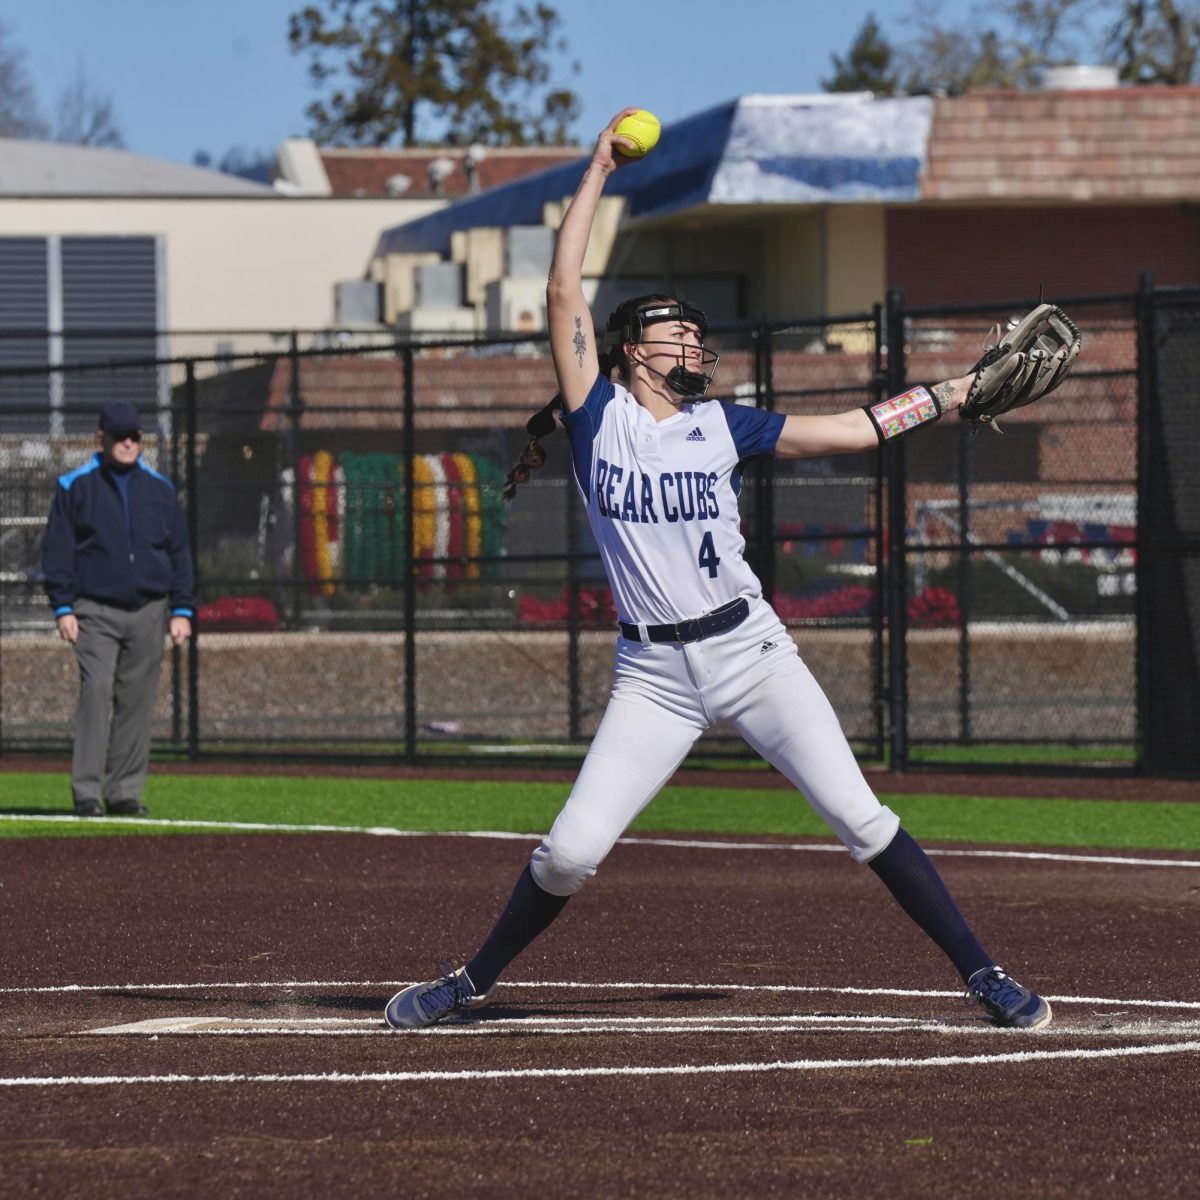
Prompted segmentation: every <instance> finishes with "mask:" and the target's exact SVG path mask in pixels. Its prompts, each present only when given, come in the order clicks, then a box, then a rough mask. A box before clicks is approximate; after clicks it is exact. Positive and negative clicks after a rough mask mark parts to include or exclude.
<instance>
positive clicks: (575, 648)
mask: <svg viewBox="0 0 1200 1200" xmlns="http://www.w3.org/2000/svg"><path fill="white" fill-rule="evenodd" d="M566 492H567V494H566V497H565V498H564V503H563V512H564V513H565V515H566V520H567V727H568V729H567V732H568V736H569V737H570V739H571V741H573V742H574V741H578V740H579V738H580V737H581V736H582V732H581V731H582V728H583V713H582V709H583V706H582V705H581V704H580V699H579V689H580V670H579V545H580V538H579V518H578V514H577V508H578V501H577V499H576V496H575V489H574V488H573V487H572V486H571V480H570V478H568V479H567V483H566Z"/></svg>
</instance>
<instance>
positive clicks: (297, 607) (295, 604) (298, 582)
mask: <svg viewBox="0 0 1200 1200" xmlns="http://www.w3.org/2000/svg"><path fill="white" fill-rule="evenodd" d="M288 363H289V365H290V367H291V372H290V373H291V380H290V381H289V385H288V410H287V413H288V443H289V446H288V457H289V458H290V459H291V467H292V514H293V520H292V603H291V622H290V623H291V626H292V628H293V629H296V628H298V627H299V625H300V614H301V605H302V601H303V592H304V539H303V537H302V536H301V533H300V512H301V507H302V502H301V499H300V491H301V487H302V483H303V481H302V480H301V478H300V414H301V412H302V410H303V405H304V401H303V399H302V395H301V391H300V342H299V338H298V336H297V334H296V331H295V330H292V333H291V341H290V345H289V347H288Z"/></svg>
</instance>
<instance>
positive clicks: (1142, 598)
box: [1133, 271, 1158, 772]
mask: <svg viewBox="0 0 1200 1200" xmlns="http://www.w3.org/2000/svg"><path fill="white" fill-rule="evenodd" d="M1134 312H1135V320H1136V322H1137V467H1136V470H1137V484H1136V487H1137V522H1136V524H1135V526H1134V532H1133V538H1134V547H1135V549H1134V555H1135V562H1134V565H1133V572H1134V581H1135V584H1136V587H1137V594H1136V596H1135V597H1134V614H1135V616H1134V621H1135V626H1136V628H1135V630H1134V689H1135V692H1136V700H1135V703H1134V711H1135V713H1136V718H1135V720H1136V722H1137V725H1136V728H1135V730H1134V755H1135V760H1134V761H1135V765H1136V768H1137V770H1138V771H1139V772H1144V771H1145V769H1146V747H1147V745H1148V744H1149V743H1150V741H1151V740H1152V739H1153V734H1154V730H1153V729H1152V722H1153V717H1152V715H1151V714H1152V705H1151V696H1150V620H1151V614H1150V579H1151V576H1152V568H1151V563H1150V560H1149V555H1150V539H1149V538H1148V537H1146V536H1145V531H1146V529H1147V528H1148V526H1149V525H1150V523H1151V516H1150V512H1151V506H1152V503H1153V497H1152V494H1151V488H1150V466H1151V462H1152V457H1153V437H1154V432H1153V431H1154V421H1155V413H1154V407H1155V402H1156V398H1157V396H1158V379H1157V365H1158V363H1157V355H1156V352H1155V344H1154V343H1155V326H1156V325H1157V316H1156V313H1155V304H1154V274H1153V272H1151V271H1143V272H1142V273H1141V275H1140V276H1139V278H1138V292H1137V297H1136V299H1135V301H1134Z"/></svg>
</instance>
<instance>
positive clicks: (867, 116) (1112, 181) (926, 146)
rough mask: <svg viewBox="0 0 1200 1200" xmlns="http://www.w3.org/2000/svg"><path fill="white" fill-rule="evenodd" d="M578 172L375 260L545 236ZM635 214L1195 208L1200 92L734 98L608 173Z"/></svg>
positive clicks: (389, 234) (424, 227) (460, 215)
mask: <svg viewBox="0 0 1200 1200" xmlns="http://www.w3.org/2000/svg"><path fill="white" fill-rule="evenodd" d="M586 162H587V160H586V159H581V160H579V161H577V162H573V163H566V164H563V165H560V166H557V167H552V168H550V169H548V170H545V171H542V172H540V173H538V174H536V175H533V176H530V177H528V178H526V179H521V180H517V181H515V182H512V183H509V184H506V185H501V186H499V187H495V188H493V189H492V190H491V191H488V192H484V193H482V194H481V195H477V196H469V197H466V198H464V199H462V200H458V201H456V202H455V203H453V204H451V205H449V206H448V207H446V208H445V209H442V210H440V211H439V212H437V213H433V214H430V215H429V216H426V217H422V218H418V219H417V220H415V221H410V222H408V223H407V224H405V225H400V226H397V227H395V228H393V229H389V230H387V231H385V233H384V234H383V236H382V237H381V239H380V242H379V245H378V247H377V250H376V253H377V254H383V253H387V252H393V251H398V252H412V251H435V252H438V253H442V254H445V253H447V252H448V251H449V247H450V235H451V233H453V232H455V231H456V230H461V229H468V228H472V227H475V226H501V227H507V226H511V225H529V224H535V225H537V224H541V223H542V211H543V208H544V206H545V204H546V203H547V202H548V201H559V200H562V199H563V198H564V197H567V196H570V195H572V194H573V193H574V191H575V188H576V186H577V185H578V183H579V179H580V177H581V176H582V174H583V170H584V167H585V166H586ZM605 190H606V194H608V195H623V196H625V197H626V199H627V204H628V208H627V212H628V216H629V217H631V218H634V219H637V218H653V217H661V216H666V215H669V214H672V213H677V212H680V211H683V210H686V209H699V208H704V209H706V210H708V211H712V210H714V209H717V208H719V207H722V206H723V207H725V208H731V207H734V206H761V205H780V204H786V205H805V204H844V203H858V202H864V201H868V202H874V203H887V204H895V203H901V204H904V203H914V202H920V201H931V200H934V201H947V200H949V201H955V202H993V203H994V202H995V201H997V200H1001V199H1002V200H1005V201H1009V202H1011V201H1017V200H1035V201H1042V202H1045V201H1055V202H1059V203H1074V202H1081V201H1088V200H1094V199H1105V200H1109V201H1112V200H1125V201H1127V200H1130V199H1140V200H1143V201H1156V202H1162V201H1195V200H1197V199H1200V88H1196V87H1171V88H1166V87H1145V88H1124V87H1120V88H1108V89H1104V90H1093V91H1079V90H1074V89H1068V90H1061V91H1033V92H1015V91H1006V92H980V93H970V94H968V95H965V96H954V97H937V98H934V97H931V96H898V97H881V98H874V97H872V96H871V95H870V94H869V93H851V94H840V95H839V94H830V95H825V94H822V95H797V96H742V97H740V98H739V99H737V100H733V101H730V102H729V103H726V104H721V105H718V106H717V107H715V108H712V109H708V110H706V111H704V112H701V113H697V114H696V115H695V116H692V117H688V118H686V119H685V120H683V121H679V122H677V123H675V124H673V125H670V126H667V127H666V128H665V129H664V131H663V135H662V140H661V141H660V142H659V145H658V147H657V148H656V149H655V150H654V151H653V153H652V154H650V155H648V156H647V157H646V159H645V160H644V161H643V162H640V163H638V164H637V165H636V166H635V167H631V168H629V169H624V170H621V171H620V172H618V173H617V174H616V175H614V176H613V177H612V178H611V179H610V181H609V183H608V186H607V187H606V189H605Z"/></svg>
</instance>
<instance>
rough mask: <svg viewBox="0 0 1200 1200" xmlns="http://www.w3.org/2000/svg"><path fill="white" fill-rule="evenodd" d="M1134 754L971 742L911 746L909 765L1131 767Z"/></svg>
mask: <svg viewBox="0 0 1200 1200" xmlns="http://www.w3.org/2000/svg"><path fill="white" fill-rule="evenodd" d="M1136 761H1137V751H1136V750H1135V749H1134V747H1133V746H1128V745H1112V746H1096V745H1086V746H1084V745H1073V744H1060V743H1056V742H1028V743H1021V744H1020V745H1015V744H1011V743H1007V744H996V745H993V744H990V743H987V742H972V743H971V745H969V746H960V745H958V744H956V743H954V742H946V743H942V744H938V745H925V744H920V745H916V746H910V747H909V751H908V763H909V766H911V767H917V766H920V765H921V763H922V762H936V763H962V764H963V765H964V766H966V767H970V766H971V765H973V764H975V763H979V764H982V765H987V766H1006V765H1008V764H1013V765H1030V766H1032V765H1039V766H1049V765H1054V764H1058V765H1061V766H1078V765H1079V764H1081V763H1126V764H1129V763H1133V762H1136Z"/></svg>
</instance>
